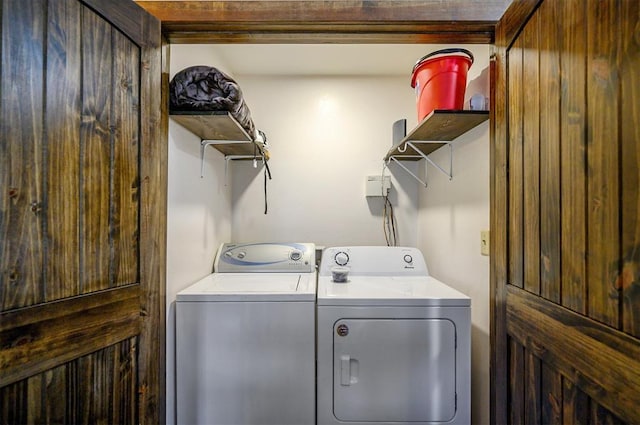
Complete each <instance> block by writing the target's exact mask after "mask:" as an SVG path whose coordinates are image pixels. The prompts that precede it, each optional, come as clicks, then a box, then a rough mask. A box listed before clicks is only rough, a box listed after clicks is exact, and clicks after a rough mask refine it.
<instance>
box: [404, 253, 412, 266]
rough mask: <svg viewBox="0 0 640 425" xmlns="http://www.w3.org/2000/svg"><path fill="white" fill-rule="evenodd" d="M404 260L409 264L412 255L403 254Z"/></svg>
mask: <svg viewBox="0 0 640 425" xmlns="http://www.w3.org/2000/svg"><path fill="white" fill-rule="evenodd" d="M404 262H405V263H408V264H411V263H412V262H413V257H412V256H410V255H409V254H405V256H404Z"/></svg>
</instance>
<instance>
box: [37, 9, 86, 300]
mask: <svg viewBox="0 0 640 425" xmlns="http://www.w3.org/2000/svg"><path fill="white" fill-rule="evenodd" d="M47 13H48V14H49V15H48V16H49V18H48V28H47V86H46V87H47V96H46V111H45V114H46V115H45V125H46V130H47V147H48V155H47V158H48V160H47V178H46V180H45V187H46V193H47V198H48V201H47V214H46V218H47V227H46V228H47V241H48V255H47V258H46V263H45V267H46V274H47V284H46V299H47V301H52V300H58V299H61V298H65V297H70V296H73V295H78V294H79V293H80V291H79V290H80V288H79V286H78V282H79V275H80V256H79V253H78V246H79V243H80V232H79V228H78V218H79V211H78V204H79V190H80V170H79V161H80V143H79V141H80V103H81V98H80V95H81V93H80V73H81V68H82V62H81V60H82V59H81V52H80V40H81V39H82V37H81V34H80V26H79V25H78V22H80V14H81V7H80V5H79V3H78V2H77V1H75V0H60V1H58V0H49V8H48V12H47Z"/></svg>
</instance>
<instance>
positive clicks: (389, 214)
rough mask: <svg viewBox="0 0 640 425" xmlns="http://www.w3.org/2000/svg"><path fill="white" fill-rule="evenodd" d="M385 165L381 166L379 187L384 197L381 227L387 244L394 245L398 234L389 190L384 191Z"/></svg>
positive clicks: (396, 242)
mask: <svg viewBox="0 0 640 425" xmlns="http://www.w3.org/2000/svg"><path fill="white" fill-rule="evenodd" d="M385 168H386V165H385V166H384V167H383V168H382V177H381V180H382V182H381V185H382V186H381V188H382V191H383V192H382V196H383V197H384V207H383V210H382V229H383V231H384V238H385V240H386V242H387V246H396V245H397V244H398V235H397V231H396V217H395V214H394V213H393V205H392V204H391V201H390V200H389V191H387V192H386V193H384V170H385Z"/></svg>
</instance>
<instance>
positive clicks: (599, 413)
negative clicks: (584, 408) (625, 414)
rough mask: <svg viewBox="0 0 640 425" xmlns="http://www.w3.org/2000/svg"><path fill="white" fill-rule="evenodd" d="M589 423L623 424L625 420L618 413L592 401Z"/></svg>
mask: <svg viewBox="0 0 640 425" xmlns="http://www.w3.org/2000/svg"><path fill="white" fill-rule="evenodd" d="M589 423H590V424H591V425H619V424H623V422H622V421H621V420H620V419H619V418H618V417H616V415H614V414H613V413H611V411H609V410H607V409H606V408H605V407H603V406H601V405H599V404H597V403H591V415H590V421H589Z"/></svg>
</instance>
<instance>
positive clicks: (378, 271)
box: [319, 246, 428, 276]
mask: <svg viewBox="0 0 640 425" xmlns="http://www.w3.org/2000/svg"><path fill="white" fill-rule="evenodd" d="M335 266H341V267H348V268H349V269H350V270H349V274H350V275H356V276H357V275H362V276H425V275H428V270H427V265H426V263H425V261H424V257H423V256H422V252H420V250H419V249H417V248H410V247H397V246H341V247H331V248H325V250H324V251H323V253H322V261H321V263H320V272H319V275H320V276H330V275H331V268H332V267H335Z"/></svg>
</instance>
